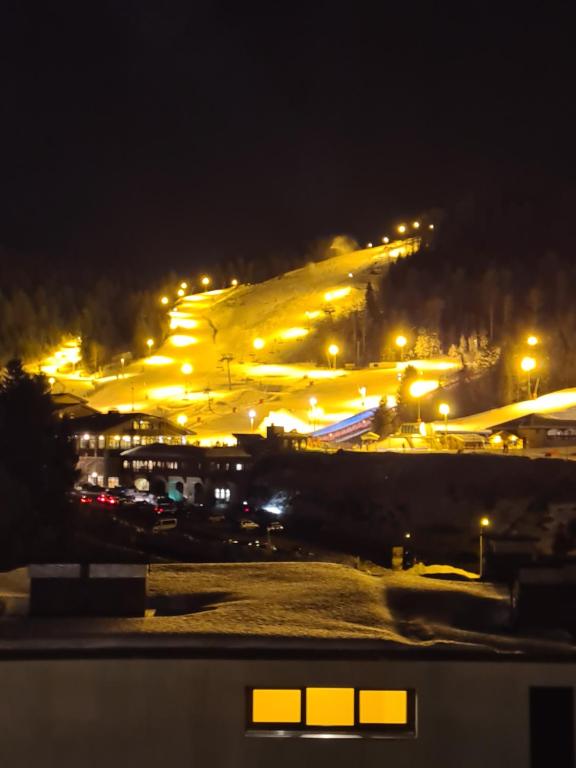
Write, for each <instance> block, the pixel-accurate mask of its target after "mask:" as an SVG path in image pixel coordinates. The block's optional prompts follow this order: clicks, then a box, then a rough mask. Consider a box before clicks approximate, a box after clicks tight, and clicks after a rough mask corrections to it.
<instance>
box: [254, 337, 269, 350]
mask: <svg viewBox="0 0 576 768" xmlns="http://www.w3.org/2000/svg"><path fill="white" fill-rule="evenodd" d="M252 346H253V347H254V349H264V347H265V346H266V342H265V341H264V339H260V338H258V339H254V341H253V342H252Z"/></svg>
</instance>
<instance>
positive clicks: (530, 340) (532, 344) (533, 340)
mask: <svg viewBox="0 0 576 768" xmlns="http://www.w3.org/2000/svg"><path fill="white" fill-rule="evenodd" d="M526 344H528V346H529V347H535V346H536V344H538V336H528V338H527V339H526Z"/></svg>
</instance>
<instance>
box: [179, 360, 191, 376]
mask: <svg viewBox="0 0 576 768" xmlns="http://www.w3.org/2000/svg"><path fill="white" fill-rule="evenodd" d="M180 370H181V371H182V373H183V374H184V376H189V375H190V374H191V373H192V372H193V370H194V366H193V365H192V363H182V367H181V368H180Z"/></svg>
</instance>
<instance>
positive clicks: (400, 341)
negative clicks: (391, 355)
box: [394, 334, 408, 360]
mask: <svg viewBox="0 0 576 768" xmlns="http://www.w3.org/2000/svg"><path fill="white" fill-rule="evenodd" d="M394 343H395V344H396V346H397V347H398V349H399V350H400V360H403V359H404V347H405V346H406V344H407V343H408V339H407V338H406V336H403V335H402V334H399V335H398V336H396V338H395V339H394Z"/></svg>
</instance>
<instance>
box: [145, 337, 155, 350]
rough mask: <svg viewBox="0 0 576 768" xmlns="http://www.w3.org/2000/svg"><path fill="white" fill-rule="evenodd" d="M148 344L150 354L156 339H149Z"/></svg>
mask: <svg viewBox="0 0 576 768" xmlns="http://www.w3.org/2000/svg"><path fill="white" fill-rule="evenodd" d="M146 346H147V347H148V354H150V352H151V351H152V347H153V346H154V339H147V340H146Z"/></svg>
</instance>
